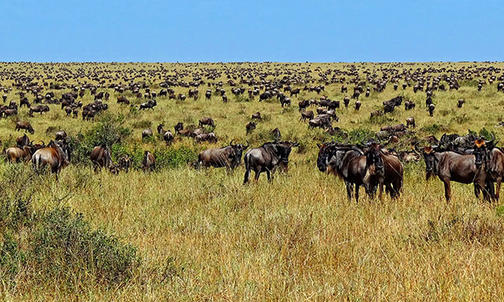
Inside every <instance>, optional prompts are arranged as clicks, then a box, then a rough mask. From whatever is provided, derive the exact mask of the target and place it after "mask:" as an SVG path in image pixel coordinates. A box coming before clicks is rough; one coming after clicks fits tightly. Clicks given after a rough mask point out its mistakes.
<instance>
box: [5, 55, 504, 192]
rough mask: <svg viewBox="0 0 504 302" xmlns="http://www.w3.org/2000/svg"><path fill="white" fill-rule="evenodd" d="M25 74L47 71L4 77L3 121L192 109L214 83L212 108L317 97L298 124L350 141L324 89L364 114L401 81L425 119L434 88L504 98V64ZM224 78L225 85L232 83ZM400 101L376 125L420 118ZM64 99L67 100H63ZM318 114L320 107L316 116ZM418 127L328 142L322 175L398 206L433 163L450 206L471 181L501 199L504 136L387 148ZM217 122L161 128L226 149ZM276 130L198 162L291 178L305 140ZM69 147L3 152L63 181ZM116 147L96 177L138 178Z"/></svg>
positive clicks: (97, 159)
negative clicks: (393, 116)
mask: <svg viewBox="0 0 504 302" xmlns="http://www.w3.org/2000/svg"><path fill="white" fill-rule="evenodd" d="M23 66H24V68H25V69H26V70H29V69H30V68H33V67H34V66H35V67H37V68H39V69H41V70H38V72H37V74H36V75H34V74H33V73H29V72H16V71H12V70H11V69H8V68H3V69H2V72H0V80H1V81H2V82H0V83H3V84H2V86H0V91H3V92H4V94H3V96H2V99H3V103H4V105H2V106H0V116H1V117H15V116H17V115H18V114H19V113H20V111H21V110H22V108H23V107H26V108H27V109H26V110H27V115H28V116H29V117H31V118H35V115H34V114H35V113H38V114H39V115H43V114H45V113H47V112H49V111H51V110H55V109H56V108H58V107H59V108H60V110H62V112H64V116H65V117H64V118H66V117H68V118H78V116H79V114H80V115H81V118H82V120H83V121H91V122H92V121H94V119H95V117H96V116H97V115H99V114H100V113H101V112H103V111H106V110H108V109H109V105H108V102H109V101H110V99H111V97H115V98H116V102H117V104H121V105H124V106H129V107H130V108H134V109H135V110H138V111H143V110H155V108H156V107H157V106H158V103H159V102H161V101H163V102H166V101H169V100H177V101H179V102H185V101H187V99H188V98H189V99H193V100H194V101H197V100H199V98H200V97H199V94H200V91H201V87H204V86H205V85H206V86H207V88H206V89H203V91H204V98H205V99H206V100H210V99H212V98H214V97H218V98H219V99H220V100H221V101H222V102H223V104H226V103H228V102H229V98H228V95H227V93H228V92H231V93H232V94H233V95H234V96H235V97H237V98H243V99H246V100H247V101H249V102H251V101H254V100H257V101H258V102H263V101H268V102H273V101H275V102H278V104H279V105H280V107H281V108H287V107H290V106H292V103H293V100H294V98H298V96H299V94H300V93H305V92H306V93H313V94H315V93H316V94H317V96H318V97H317V99H315V98H309V99H301V100H299V101H298V103H297V105H298V108H299V121H295V122H303V123H304V122H307V126H308V127H309V128H320V129H323V131H324V132H325V133H327V134H328V135H330V136H338V135H342V134H344V133H343V131H342V129H340V128H339V127H335V126H334V123H337V122H338V121H339V119H340V117H338V116H337V112H338V110H339V109H340V105H341V102H340V100H336V99H334V98H333V99H330V98H329V97H328V96H327V94H326V93H325V91H326V88H327V87H329V86H331V85H338V87H339V89H340V92H341V93H342V94H347V95H345V96H344V97H342V99H341V101H342V103H343V106H344V107H345V108H347V109H348V108H349V106H350V104H351V103H352V102H353V105H352V106H353V110H355V111H359V110H360V109H361V108H362V106H363V103H365V101H364V100H365V98H367V97H370V95H371V93H372V92H373V93H375V94H378V95H379V94H380V93H382V92H383V91H384V90H385V89H386V87H387V86H388V85H392V87H393V91H399V90H400V89H402V90H406V89H408V88H410V89H412V90H413V92H414V93H419V92H424V93H425V111H426V112H427V114H428V115H429V116H434V114H435V109H436V105H435V103H434V100H435V93H436V91H446V90H455V91H456V90H458V89H459V88H460V84H459V82H461V81H472V80H477V90H478V91H481V90H482V88H483V87H484V86H485V85H494V84H496V89H497V91H498V92H504V76H503V75H502V73H501V70H500V68H498V67H494V66H491V65H490V66H486V67H478V66H477V65H474V66H469V67H450V66H444V67H433V66H430V67H424V68H420V67H419V68H416V69H415V68H407V67H405V66H401V65H397V66H396V67H397V68H396V67H390V66H389V67H387V68H385V67H382V68H378V69H377V70H371V69H370V68H359V67H356V65H349V66H347V68H345V69H337V68H332V69H331V68H327V69H322V68H321V67H316V68H314V69H310V68H302V67H299V66H297V65H296V66H290V67H288V66H287V67H286V66H274V67H268V68H266V67H261V65H253V67H245V66H241V65H237V66H235V67H233V68H211V67H197V68H194V67H192V68H187V69H181V70H177V69H174V70H168V69H166V68H164V67H162V66H157V65H152V66H150V69H149V70H147V71H145V70H142V71H139V70H135V69H125V70H106V68H104V67H103V68H100V67H97V68H95V69H93V68H90V69H84V68H80V69H76V70H74V71H70V69H66V68H64V67H61V66H58V65H51V64H47V65H40V66H39V65H31V64H29V63H26V64H25V65H22V67H20V68H21V69H22V68H23ZM91 66H92V64H91ZM314 75H316V77H314ZM146 76H148V77H149V78H151V79H157V80H158V81H157V82H156V87H159V88H158V89H157V90H155V89H154V88H153V85H152V84H147V83H146V82H145V81H142V79H145V77H146ZM223 78H224V79H227V81H223V80H222V79H223ZM187 79H190V80H187ZM7 83H8V84H7ZM349 86H351V87H349ZM175 88H177V89H178V90H179V91H180V89H186V91H187V94H186V93H178V94H177V93H176V92H175ZM226 88H227V89H226ZM349 88H350V89H353V90H351V91H352V93H351V94H348V90H349ZM105 90H106V91H105ZM12 91H16V95H17V97H19V99H18V101H16V100H10V99H8V98H9V95H8V93H11V92H12ZM88 91H89V93H90V94H91V95H92V101H91V102H89V103H88V104H83V98H84V96H85V94H86V92H88ZM111 93H113V94H114V95H111ZM397 94H398V95H397V96H396V97H393V98H391V99H389V100H387V101H384V102H383V103H382V105H383V107H382V109H379V110H374V111H372V112H371V113H370V118H376V117H380V116H384V115H387V114H390V113H392V112H394V110H396V109H397V108H399V107H400V106H401V105H403V104H404V110H405V111H408V110H413V109H414V108H415V107H416V106H417V104H416V103H415V102H413V101H411V100H409V99H406V98H405V97H404V96H402V95H399V93H397ZM30 95H31V96H30ZM57 95H59V96H60V97H56V96H57ZM29 96H30V98H31V100H30V99H29ZM139 99H141V100H142V101H141V103H140V102H134V101H135V100H139ZM135 103H137V105H135ZM465 103H466V101H465V100H464V99H458V100H457V102H456V103H455V104H454V107H456V108H462V107H463V106H464V104H465ZM224 106H225V105H224ZM311 106H314V107H315V108H313V109H310V107H311ZM422 106H423V105H422ZM263 119H264V115H263V114H262V113H261V112H256V113H254V114H252V115H251V117H250V120H249V121H248V122H247V123H246V124H245V125H237V126H236V127H244V129H243V128H242V129H243V130H244V136H245V139H246V137H247V136H248V135H250V134H252V133H253V132H254V131H255V129H256V127H257V125H258V123H261V122H262V121H263ZM293 122H294V121H293ZM416 124H417V123H416V121H415V119H414V118H413V117H408V118H407V119H406V120H405V124H402V123H401V124H396V125H386V126H383V127H381V129H380V131H378V132H377V133H376V137H375V138H374V139H370V140H367V141H362V142H361V143H359V144H349V143H343V142H342V141H339V142H337V141H328V142H324V143H321V144H318V147H319V153H318V158H317V167H318V169H319V170H320V171H322V172H327V173H332V174H335V175H337V176H338V177H339V178H341V179H342V180H343V182H344V184H345V186H346V191H347V196H348V198H349V199H352V198H355V199H356V200H358V199H359V189H360V187H364V189H365V193H366V195H368V196H369V197H370V198H374V197H375V195H376V194H378V195H379V196H380V198H381V196H382V195H383V191H384V190H385V192H386V194H388V195H390V197H391V198H398V197H399V196H400V195H401V194H402V192H403V190H404V177H403V174H404V168H403V163H404V162H409V161H418V160H419V159H420V158H423V159H424V162H425V169H426V170H425V172H426V178H427V179H429V178H430V177H432V176H437V177H438V178H439V179H440V180H441V181H442V182H443V183H444V188H445V198H446V200H450V199H451V196H452V194H451V186H450V183H451V182H452V181H455V182H460V183H466V184H473V185H474V193H475V195H476V196H477V197H479V196H480V195H481V196H482V197H483V198H484V199H486V200H498V199H499V192H500V185H501V182H502V177H503V175H504V153H503V151H502V150H501V149H500V148H499V147H498V146H497V142H496V140H495V138H493V139H488V138H486V139H485V138H483V137H480V136H478V135H475V134H473V133H471V132H470V133H469V134H467V135H464V136H460V135H456V134H451V135H448V134H445V135H443V136H442V137H441V138H440V139H439V140H438V139H436V138H435V137H434V136H431V137H428V138H426V141H427V142H428V143H427V144H425V143H424V144H423V146H421V144H420V143H419V142H418V141H416V142H412V143H411V146H412V147H413V148H412V149H411V150H408V151H396V150H394V148H388V145H389V144H393V143H397V142H399V141H400V140H401V137H404V136H405V135H406V134H408V131H409V129H413V128H415V127H416V126H417V125H416ZM216 126H217V123H216V122H215V120H214V119H213V118H212V117H208V116H207V117H203V118H201V119H200V120H199V121H198V126H195V125H189V126H186V125H184V123H183V122H178V123H177V124H176V125H174V127H173V129H174V132H171V131H170V130H167V129H165V125H164V124H163V123H161V124H159V125H158V126H157V129H156V130H157V133H158V134H159V135H160V137H162V138H163V140H164V141H165V143H166V145H167V146H169V145H171V144H172V143H173V141H174V140H175V139H176V138H177V137H190V138H192V139H194V141H195V142H196V143H204V142H208V143H217V142H218V141H219V136H218V135H217V134H216V133H215V132H214V129H215V128H216ZM209 129H211V130H209ZM15 130H18V131H19V130H24V131H26V132H28V133H30V134H34V133H35V129H34V128H33V127H32V125H31V124H30V122H29V121H27V120H25V121H23V120H20V119H18V120H17V121H16V125H15ZM270 134H271V136H272V137H273V138H274V139H273V140H272V141H270V142H266V143H264V144H262V145H260V146H257V147H255V148H251V147H250V145H249V144H248V143H247V145H244V144H240V143H233V141H231V142H230V143H229V144H228V145H226V146H224V147H221V148H211V149H207V150H204V151H202V152H201V153H199V155H198V160H197V161H196V162H194V163H193V166H194V167H195V168H201V167H205V168H206V167H216V168H218V167H225V168H226V169H228V170H233V169H235V168H236V167H238V166H239V165H240V164H241V160H242V155H243V152H245V154H244V155H243V161H244V166H245V174H244V179H243V183H244V184H246V183H248V182H249V178H250V173H251V172H252V171H253V172H254V173H255V175H254V178H255V180H258V178H259V176H260V174H261V173H263V172H264V173H266V175H267V178H268V180H271V179H272V177H273V173H274V172H275V171H276V170H277V169H280V170H281V171H285V172H287V171H288V163H289V155H290V153H291V150H292V148H295V147H298V146H299V143H298V142H295V141H285V140H281V133H280V130H279V129H278V128H275V129H273V130H271V133H270ZM153 135H154V132H153V131H152V129H150V128H148V129H144V130H143V131H142V134H141V136H142V139H147V138H149V137H152V136H153ZM69 142H70V139H69V137H68V135H67V134H66V132H65V131H63V130H61V131H58V132H57V133H56V136H55V137H54V140H51V141H50V142H49V143H48V144H45V143H44V142H40V143H36V142H34V141H31V140H30V139H29V137H28V136H27V135H26V134H25V135H23V136H21V137H18V138H17V139H16V146H6V148H5V149H4V153H5V156H6V160H7V161H9V162H23V161H31V164H32V166H33V169H34V170H35V171H37V172H40V171H42V170H44V169H45V168H46V167H49V168H50V170H51V171H52V172H53V173H55V174H56V177H58V176H57V175H58V173H59V172H60V171H61V169H62V168H63V167H65V166H67V165H68V164H69V163H70V160H71V156H72V151H73V150H72V147H71V144H70V143H69ZM314 144H315V143H314ZM110 147H111V146H109V145H107V144H101V145H98V146H95V147H94V148H93V149H92V150H89V159H90V161H91V162H92V163H93V165H94V167H95V170H99V169H100V168H107V169H109V170H110V171H111V172H112V173H119V172H120V171H126V172H128V171H129V169H130V168H131V166H132V160H131V158H129V157H128V156H123V157H120V158H118V159H117V162H115V163H114V162H113V161H112V155H111V151H110ZM155 168H156V158H155V156H154V154H153V153H152V152H150V151H148V150H145V151H144V155H143V160H142V169H143V170H144V171H152V170H154V169H155Z"/></svg>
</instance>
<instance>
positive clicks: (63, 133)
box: [54, 130, 67, 141]
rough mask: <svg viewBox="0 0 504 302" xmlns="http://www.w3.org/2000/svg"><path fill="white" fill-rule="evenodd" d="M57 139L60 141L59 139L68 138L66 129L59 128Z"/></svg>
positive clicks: (56, 134)
mask: <svg viewBox="0 0 504 302" xmlns="http://www.w3.org/2000/svg"><path fill="white" fill-rule="evenodd" d="M54 136H55V140H57V141H59V140H64V139H65V138H67V134H66V132H65V130H59V131H57V132H56V133H55V135H54Z"/></svg>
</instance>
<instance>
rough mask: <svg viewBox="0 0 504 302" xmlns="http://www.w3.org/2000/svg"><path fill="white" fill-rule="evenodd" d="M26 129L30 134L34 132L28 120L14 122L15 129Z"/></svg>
mask: <svg viewBox="0 0 504 302" xmlns="http://www.w3.org/2000/svg"><path fill="white" fill-rule="evenodd" d="M21 129H23V130H26V131H28V132H30V133H31V134H33V133H35V130H33V127H32V126H31V124H30V122H26V121H25V122H22V121H19V122H16V131H19V130H21Z"/></svg>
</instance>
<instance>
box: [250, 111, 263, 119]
mask: <svg viewBox="0 0 504 302" xmlns="http://www.w3.org/2000/svg"><path fill="white" fill-rule="evenodd" d="M252 119H253V120H262V116H261V112H259V111H257V112H256V113H254V114H252Z"/></svg>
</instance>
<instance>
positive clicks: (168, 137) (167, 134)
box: [163, 130, 174, 146]
mask: <svg viewBox="0 0 504 302" xmlns="http://www.w3.org/2000/svg"><path fill="white" fill-rule="evenodd" d="M173 139H174V136H173V133H171V131H170V130H167V131H165V133H164V134H163V140H164V141H165V143H166V145H167V146H168V145H170V144H171V143H172V142H173Z"/></svg>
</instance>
